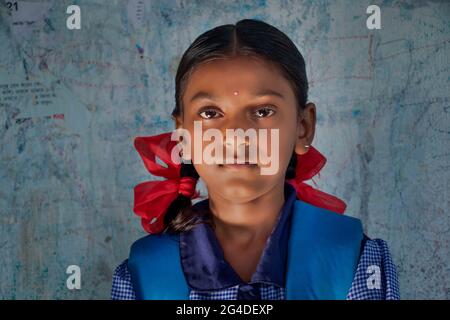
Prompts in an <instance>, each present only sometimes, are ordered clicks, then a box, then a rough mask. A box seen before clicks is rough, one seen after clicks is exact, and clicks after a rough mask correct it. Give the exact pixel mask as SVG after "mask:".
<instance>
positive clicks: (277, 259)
mask: <svg viewBox="0 0 450 320" xmlns="http://www.w3.org/2000/svg"><path fill="white" fill-rule="evenodd" d="M284 192H285V203H284V205H283V207H282V209H281V211H280V214H279V216H278V220H277V222H276V224H275V226H274V229H273V230H272V233H271V234H270V236H269V238H268V240H267V242H266V246H265V248H264V250H263V252H262V254H261V258H260V261H259V262H258V265H257V268H256V271H255V273H254V274H253V275H252V277H251V280H250V281H249V282H248V283H246V282H245V281H243V280H242V279H240V277H239V275H238V274H237V273H236V272H235V271H234V270H233V268H232V266H231V265H230V264H229V263H228V262H227V261H226V260H225V259H224V255H223V251H222V249H221V246H220V244H219V241H218V239H217V238H216V236H215V233H214V230H213V229H212V228H211V227H210V226H209V225H207V224H202V223H201V224H198V225H196V226H195V227H194V228H193V229H192V230H190V231H187V232H183V233H181V234H179V235H175V236H174V235H165V234H163V235H148V236H146V237H143V238H141V239H139V240H137V241H136V242H135V243H134V244H133V246H132V247H131V250H130V256H129V258H128V259H126V260H125V261H123V262H122V263H121V264H120V265H119V266H118V267H117V268H116V270H115V272H114V276H113V282H112V292H111V298H112V299H113V300H133V299H176V300H178V299H189V300H285V299H289V300H290V299H292V300H297V299H301V300H303V299H347V300H360V299H376V300H384V299H386V300H397V299H400V294H399V285H398V278H397V273H396V268H395V265H394V263H393V261H392V258H391V255H390V253H389V249H388V247H387V244H386V242H385V241H383V240H381V239H373V240H372V239H369V238H368V237H367V236H366V235H364V234H363V232H362V227H361V222H360V220H359V219H356V218H352V217H349V216H344V215H340V214H337V213H335V212H332V211H329V210H325V209H321V208H318V207H315V206H312V205H310V204H307V203H305V202H303V201H301V200H299V199H298V198H297V195H296V190H295V189H294V187H293V186H291V185H290V184H289V183H285V191H284ZM208 205H209V200H208V199H206V200H203V201H200V202H197V203H196V204H194V205H193V209H194V210H202V209H204V208H207V206H208ZM199 219H201V218H199ZM293 228H295V229H294V230H293Z"/></svg>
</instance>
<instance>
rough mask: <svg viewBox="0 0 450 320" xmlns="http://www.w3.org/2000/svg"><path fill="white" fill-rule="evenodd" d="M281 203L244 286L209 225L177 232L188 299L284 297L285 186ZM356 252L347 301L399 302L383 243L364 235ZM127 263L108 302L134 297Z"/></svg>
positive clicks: (290, 194)
mask: <svg viewBox="0 0 450 320" xmlns="http://www.w3.org/2000/svg"><path fill="white" fill-rule="evenodd" d="M285 199H287V200H286V201H285V204H284V205H283V208H282V210H281V213H280V215H279V218H278V221H277V224H276V226H275V227H274V229H273V231H272V233H271V235H270V237H269V239H268V241H267V245H266V247H265V248H264V250H263V252H262V255H261V258H260V261H259V263H258V266H257V269H256V271H255V273H254V274H253V275H252V277H251V280H250V282H248V283H245V282H243V281H242V280H241V279H240V277H239V276H238V275H237V274H236V272H235V271H234V269H233V268H232V267H231V265H229V264H228V263H227V262H226V260H224V256H223V251H222V249H221V247H220V244H219V242H218V240H217V238H216V237H215V235H214V231H213V230H212V229H211V227H210V226H208V225H206V224H199V225H197V226H196V227H195V228H194V229H193V230H191V231H189V232H185V233H181V234H180V255H181V263H182V264H183V270H184V271H185V277H186V281H187V283H188V285H189V288H190V293H189V299H190V300H285V299H286V294H285V288H284V287H283V284H284V283H285V275H284V270H285V267H286V255H287V250H286V248H287V243H288V236H287V235H288V234H289V232H287V230H288V229H287V228H288V227H289V224H290V212H291V209H292V206H293V204H294V202H295V200H296V199H297V198H296V194H295V190H294V189H293V187H291V186H290V185H289V184H286V188H285ZM207 205H209V204H208V201H207V200H205V201H202V202H200V203H197V204H196V205H194V209H196V208H199V209H201V208H202V206H207ZM205 243H207V244H208V245H205V246H202V247H199V244H205ZM361 249H362V250H361V254H360V258H359V263H358V266H357V269H356V272H355V276H354V279H353V283H352V286H351V288H350V290H349V292H348V294H347V299H348V300H363V299H370V300H398V299H400V294H399V285H398V279H397V273H396V268H395V265H394V263H393V261H392V258H391V255H390V253H389V249H388V247H387V244H386V242H385V241H383V240H381V239H374V240H371V239H369V238H368V237H364V240H363V243H362V245H361ZM274 258H275V259H274ZM212 261H213V262H214V261H220V262H221V263H212ZM127 262H128V260H125V261H123V262H122V263H121V264H120V265H119V266H118V267H117V268H116V270H115V272H114V276H113V283H112V291H111V298H112V299H113V300H134V299H136V294H135V291H134V289H133V284H132V281H131V276H130V272H129V269H128V266H127ZM211 268H214V269H211ZM217 268H219V269H220V270H218V269H217ZM194 288H195V289H194Z"/></svg>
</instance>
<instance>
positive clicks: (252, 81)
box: [183, 56, 293, 100]
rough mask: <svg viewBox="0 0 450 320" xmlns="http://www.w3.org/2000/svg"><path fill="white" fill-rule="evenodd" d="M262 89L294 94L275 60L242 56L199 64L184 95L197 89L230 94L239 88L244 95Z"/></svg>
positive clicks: (187, 96) (190, 94)
mask: <svg viewBox="0 0 450 320" xmlns="http://www.w3.org/2000/svg"><path fill="white" fill-rule="evenodd" d="M261 89H271V90H275V91H278V92H281V93H282V94H284V95H289V94H293V92H292V89H291V87H290V83H289V81H288V80H287V79H286V78H285V77H284V76H283V74H282V73H281V70H280V68H279V67H278V66H277V65H276V64H275V63H272V62H270V61H267V60H263V59H260V58H255V57H242V56H239V57H233V58H223V59H215V60H212V61H208V62H204V63H202V64H201V65H199V66H198V67H196V68H195V69H194V71H193V72H192V73H191V75H190V77H189V79H188V81H187V85H186V90H185V93H184V97H183V98H185V99H186V100H189V98H190V97H192V96H193V95H195V94H196V92H198V91H205V92H211V93H214V94H215V95H229V94H230V93H231V92H234V91H236V90H237V91H239V94H240V95H241V93H243V94H250V93H251V92H258V91H261Z"/></svg>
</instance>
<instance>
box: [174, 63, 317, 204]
mask: <svg viewBox="0 0 450 320" xmlns="http://www.w3.org/2000/svg"><path fill="white" fill-rule="evenodd" d="M182 102H183V110H182V115H181V116H180V118H177V119H176V120H177V128H184V129H186V130H188V131H189V133H190V136H191V137H192V141H191V155H192V161H193V163H194V166H195V169H196V170H197V172H198V174H199V175H200V177H201V178H202V179H203V181H204V182H205V184H206V187H207V189H208V193H209V195H210V196H212V195H216V196H220V197H222V198H225V199H228V200H230V201H233V202H238V203H239V202H246V201H251V200H253V199H255V198H257V197H259V196H261V195H263V194H265V193H267V192H269V191H270V190H272V189H273V188H274V187H276V186H278V187H279V186H280V184H284V180H285V174H286V169H287V166H288V164H289V161H290V158H291V156H292V153H293V151H294V150H295V151H296V152H297V153H299V154H302V153H304V152H306V150H307V149H306V148H305V147H304V146H305V145H309V144H310V143H311V141H312V139H313V136H314V126H315V106H314V105H313V104H311V103H310V104H308V105H307V108H306V110H305V111H303V112H302V113H301V114H299V110H298V108H297V101H296V97H295V95H294V92H293V89H292V87H291V86H290V84H289V82H288V80H286V79H285V78H284V76H283V75H282V74H281V71H280V70H279V69H278V68H277V67H276V65H274V64H273V63H271V62H268V61H265V60H262V59H257V58H251V57H235V58H228V59H216V60H212V61H209V62H205V63H203V64H201V65H200V66H198V67H197V68H196V69H195V70H194V72H193V73H192V74H191V75H190V76H189V79H188V80H187V85H186V88H185V92H184V95H183V97H182ZM194 121H196V122H197V124H200V123H201V125H202V130H203V132H205V130H207V129H210V128H214V129H218V130H219V131H220V132H221V133H222V137H223V140H222V141H220V145H221V147H222V148H223V155H224V156H225V155H226V152H227V148H230V146H229V145H228V144H226V141H225V138H226V129H242V130H244V131H246V130H247V129H250V128H252V129H255V130H256V132H258V131H259V129H267V143H266V144H264V145H261V143H258V144H257V146H255V147H256V148H257V150H258V154H259V152H266V154H267V156H268V157H269V158H270V159H271V161H272V162H273V161H277V163H270V164H264V163H261V160H260V158H259V156H258V159H257V165H239V166H227V165H221V164H206V163H204V161H203V162H202V163H200V164H197V163H196V162H197V160H196V157H197V154H198V153H197V154H196V153H195V152H194V145H195V143H197V144H199V143H201V144H202V147H203V148H202V150H205V148H206V147H207V146H208V145H210V144H211V143H212V141H203V140H204V139H202V137H197V138H194ZM271 129H278V133H279V139H278V140H279V141H278V143H277V142H276V141H275V140H276V139H272V138H271V137H272V135H271ZM257 138H258V141H259V140H260V139H259V135H258V136H257ZM194 139H197V140H195V141H194ZM213 141H214V140H213ZM249 141H250V139H248V138H247V142H249ZM236 142H237V141H236ZM274 146H276V148H275V149H274ZM249 148H250V146H248V147H247V148H246V149H245V150H246V156H247V158H246V160H248V159H249V158H248V155H249V153H248V152H249ZM261 148H263V150H260V149H261ZM232 149H233V150H230V151H229V152H230V153H231V154H233V155H234V157H236V156H237V153H238V148H237V143H235V144H234V146H232ZM271 150H272V151H274V152H277V153H278V157H276V156H274V155H272V154H271ZM213 154H214V153H213ZM268 166H273V167H272V168H274V167H277V168H278V170H276V172H275V173H273V174H269V175H262V174H261V168H263V167H268Z"/></svg>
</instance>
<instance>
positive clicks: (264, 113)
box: [255, 107, 275, 118]
mask: <svg viewBox="0 0 450 320" xmlns="http://www.w3.org/2000/svg"><path fill="white" fill-rule="evenodd" d="M274 113H275V110H274V109H273V108H270V107H263V108H259V109H258V110H256V112H255V115H256V117H257V118H267V117H270V116H271V115H273V114H274Z"/></svg>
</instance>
